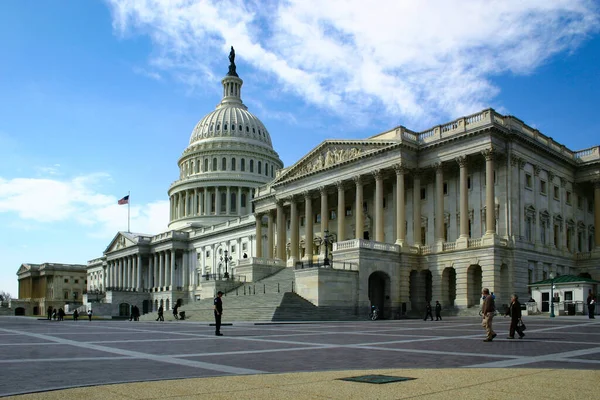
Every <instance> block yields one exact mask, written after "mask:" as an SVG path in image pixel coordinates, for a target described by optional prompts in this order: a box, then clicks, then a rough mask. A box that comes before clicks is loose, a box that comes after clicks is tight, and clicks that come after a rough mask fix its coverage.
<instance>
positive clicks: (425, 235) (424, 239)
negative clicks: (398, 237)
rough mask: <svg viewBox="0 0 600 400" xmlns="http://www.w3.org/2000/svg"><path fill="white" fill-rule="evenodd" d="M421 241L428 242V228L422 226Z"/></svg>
mask: <svg viewBox="0 0 600 400" xmlns="http://www.w3.org/2000/svg"><path fill="white" fill-rule="evenodd" d="M421 243H423V244H427V228H425V227H424V226H422V227H421Z"/></svg>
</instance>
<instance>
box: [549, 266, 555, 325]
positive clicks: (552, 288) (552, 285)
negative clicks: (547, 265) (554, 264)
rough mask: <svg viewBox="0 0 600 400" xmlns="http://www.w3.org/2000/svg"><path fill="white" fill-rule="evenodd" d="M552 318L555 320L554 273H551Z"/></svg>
mask: <svg viewBox="0 0 600 400" xmlns="http://www.w3.org/2000/svg"><path fill="white" fill-rule="evenodd" d="M550 318H554V273H553V272H550Z"/></svg>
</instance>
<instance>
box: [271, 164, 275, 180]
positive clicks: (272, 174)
mask: <svg viewBox="0 0 600 400" xmlns="http://www.w3.org/2000/svg"><path fill="white" fill-rule="evenodd" d="M273 171H274V168H273V164H271V178H273V177H274V176H275V174H274V172H273Z"/></svg>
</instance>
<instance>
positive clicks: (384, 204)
mask: <svg viewBox="0 0 600 400" xmlns="http://www.w3.org/2000/svg"><path fill="white" fill-rule="evenodd" d="M386 206H387V201H385V197H384V198H383V208H385V207H386Z"/></svg>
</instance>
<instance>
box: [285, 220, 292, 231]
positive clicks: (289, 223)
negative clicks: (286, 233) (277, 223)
mask: <svg viewBox="0 0 600 400" xmlns="http://www.w3.org/2000/svg"><path fill="white" fill-rule="evenodd" d="M291 224H292V220H291V219H288V220H286V221H285V226H287V228H288V229H290V225H291Z"/></svg>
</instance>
